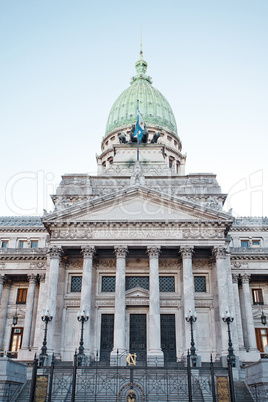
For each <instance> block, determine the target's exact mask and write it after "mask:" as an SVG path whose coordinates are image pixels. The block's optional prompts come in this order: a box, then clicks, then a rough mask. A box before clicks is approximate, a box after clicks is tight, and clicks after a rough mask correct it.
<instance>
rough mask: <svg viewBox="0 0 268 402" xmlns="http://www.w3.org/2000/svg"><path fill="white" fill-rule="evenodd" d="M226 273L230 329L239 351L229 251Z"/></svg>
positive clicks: (234, 346) (235, 349) (236, 348)
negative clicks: (232, 318) (230, 314)
mask: <svg viewBox="0 0 268 402" xmlns="http://www.w3.org/2000/svg"><path fill="white" fill-rule="evenodd" d="M226 275H227V287H228V299H229V304H228V306H229V310H230V312H231V313H232V315H233V317H234V321H233V322H232V324H231V330H232V342H233V348H234V351H235V353H236V352H237V353H238V351H239V344H238V332H237V331H238V321H237V319H236V310H237V305H236V304H235V301H234V292H233V280H232V267H231V254H230V252H228V251H227V252H226Z"/></svg>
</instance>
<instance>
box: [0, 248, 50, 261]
mask: <svg viewBox="0 0 268 402" xmlns="http://www.w3.org/2000/svg"><path fill="white" fill-rule="evenodd" d="M47 250H48V249H47V248H28V249H27V248H26V249H21V248H8V249H0V260H46V259H47Z"/></svg>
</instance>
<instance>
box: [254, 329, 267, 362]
mask: <svg viewBox="0 0 268 402" xmlns="http://www.w3.org/2000/svg"><path fill="white" fill-rule="evenodd" d="M255 332H256V341H257V349H258V350H259V351H260V352H261V357H262V358H263V357H265V358H267V357H268V333H267V328H255Z"/></svg>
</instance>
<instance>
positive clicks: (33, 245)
mask: <svg viewBox="0 0 268 402" xmlns="http://www.w3.org/2000/svg"><path fill="white" fill-rule="evenodd" d="M36 247H38V241H37V240H32V241H31V248H36Z"/></svg>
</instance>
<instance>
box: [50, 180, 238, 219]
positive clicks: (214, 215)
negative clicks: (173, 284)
mask: <svg viewBox="0 0 268 402" xmlns="http://www.w3.org/2000/svg"><path fill="white" fill-rule="evenodd" d="M230 219H232V218H231V216H230V215H229V214H227V213H225V212H223V211H218V210H213V209H211V208H207V207H205V206H203V205H202V204H198V203H196V202H191V201H189V200H186V199H183V198H182V197H177V196H171V195H168V194H163V193H161V192H160V191H155V190H150V189H149V188H146V187H142V186H137V187H134V188H133V187H131V188H126V189H125V190H124V191H118V192H116V193H114V194H109V195H107V196H102V197H98V198H95V199H93V200H87V201H84V202H81V203H79V204H75V205H72V206H70V207H67V208H65V209H63V210H58V211H56V212H53V213H50V214H47V215H46V216H45V217H44V218H43V221H44V222H45V223H46V222H47V223H49V222H55V221H57V220H60V221H65V222H74V223H76V222H77V223H78V222H94V221H95V222H108V221H111V222H112V221H116V222H118V221H122V222H124V221H127V222H130V221H133V222H140V221H150V222H151V221H193V220H194V221H196V220H217V221H218V220H230Z"/></svg>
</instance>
